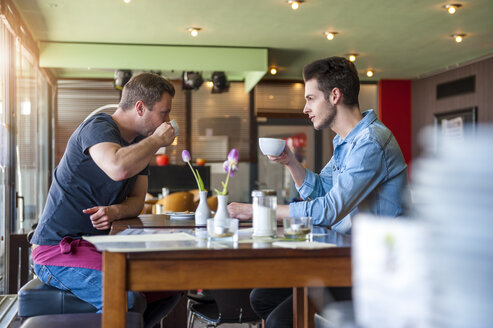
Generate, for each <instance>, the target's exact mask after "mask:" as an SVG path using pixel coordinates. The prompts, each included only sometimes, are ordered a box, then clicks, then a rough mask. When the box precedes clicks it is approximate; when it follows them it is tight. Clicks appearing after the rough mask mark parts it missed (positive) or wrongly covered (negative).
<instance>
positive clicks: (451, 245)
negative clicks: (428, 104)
mask: <svg viewBox="0 0 493 328" xmlns="http://www.w3.org/2000/svg"><path fill="white" fill-rule="evenodd" d="M424 135H425V136H426V137H427V138H425V139H427V140H433V138H432V137H433V135H432V134H431V132H430V131H428V132H426V133H425V134H424ZM492 140H493V127H484V126H483V127H480V128H479V129H478V130H477V131H476V133H474V134H466V135H465V136H464V137H463V138H459V139H457V138H456V139H438V141H439V142H438V144H437V145H438V147H436V149H434V151H433V153H429V154H428V156H426V157H425V158H423V159H420V160H417V161H415V163H414V164H413V169H414V170H413V175H412V177H413V184H414V195H415V200H416V202H415V203H414V206H413V208H414V211H415V212H414V215H415V216H416V217H417V218H418V219H422V220H423V223H424V224H425V225H426V227H427V229H426V230H427V231H428V234H427V235H426V239H425V247H426V249H427V250H428V254H427V261H428V264H427V265H428V267H429V270H430V281H429V283H430V285H431V290H432V295H431V302H430V303H431V305H430V306H431V308H430V309H429V314H428V316H429V317H428V323H429V325H428V326H429V327H448V328H453V327H490V326H491V324H492V322H493V311H491V309H492V308H493V292H492V291H493V279H492V277H493V247H492V246H491V245H492V244H493V233H492V231H493V164H492V163H493V143H492Z"/></svg>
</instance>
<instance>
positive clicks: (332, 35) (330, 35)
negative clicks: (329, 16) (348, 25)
mask: <svg viewBox="0 0 493 328" xmlns="http://www.w3.org/2000/svg"><path fill="white" fill-rule="evenodd" d="M336 34H337V32H324V35H325V37H326V38H327V40H333V39H334V37H335V36H336Z"/></svg>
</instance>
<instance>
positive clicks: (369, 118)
mask: <svg viewBox="0 0 493 328" xmlns="http://www.w3.org/2000/svg"><path fill="white" fill-rule="evenodd" d="M361 115H363V118H362V119H361V121H359V123H358V124H357V125H356V126H355V127H354V129H352V130H351V131H350V132H349V133H348V135H347V136H346V138H345V139H344V140H342V139H341V137H340V136H339V135H336V137H335V138H334V144H336V145H339V144H341V143H343V142H352V141H353V139H354V137H355V136H357V135H358V133H360V132H361V131H362V130H364V129H366V128H367V127H368V126H370V124H372V123H373V122H375V120H376V119H377V115H375V112H374V111H373V109H369V110H367V111H364V112H363V113H361Z"/></svg>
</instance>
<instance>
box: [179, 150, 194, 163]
mask: <svg viewBox="0 0 493 328" xmlns="http://www.w3.org/2000/svg"><path fill="white" fill-rule="evenodd" d="M181 158H182V159H183V161H184V162H189V161H190V160H191V159H192V156H190V153H189V152H188V150H184V151H182V152H181Z"/></svg>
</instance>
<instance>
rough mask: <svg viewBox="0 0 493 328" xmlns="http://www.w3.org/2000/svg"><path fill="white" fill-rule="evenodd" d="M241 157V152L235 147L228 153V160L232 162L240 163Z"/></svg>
mask: <svg viewBox="0 0 493 328" xmlns="http://www.w3.org/2000/svg"><path fill="white" fill-rule="evenodd" d="M239 157H240V154H239V153H238V150H236V149H235V148H233V149H231V151H230V152H229V154H228V161H229V162H230V163H231V164H238V158H239Z"/></svg>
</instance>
